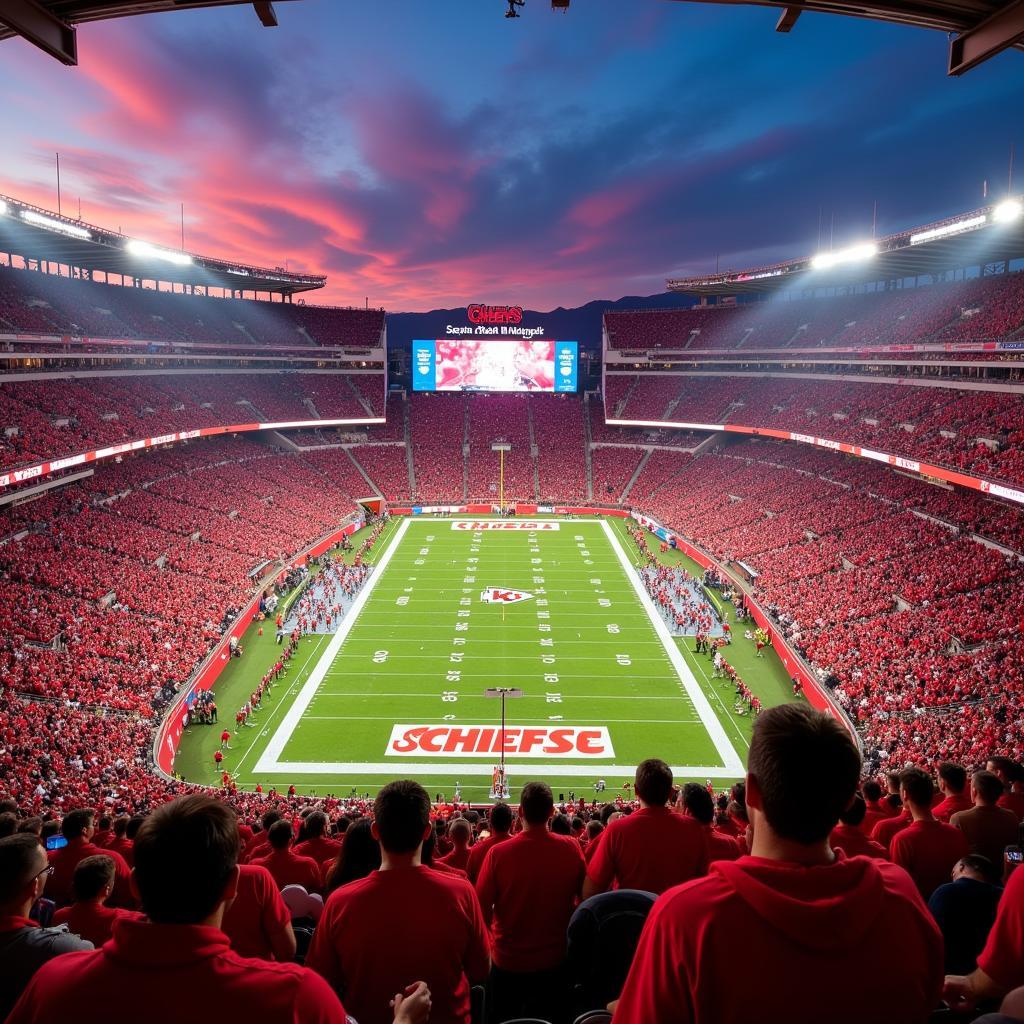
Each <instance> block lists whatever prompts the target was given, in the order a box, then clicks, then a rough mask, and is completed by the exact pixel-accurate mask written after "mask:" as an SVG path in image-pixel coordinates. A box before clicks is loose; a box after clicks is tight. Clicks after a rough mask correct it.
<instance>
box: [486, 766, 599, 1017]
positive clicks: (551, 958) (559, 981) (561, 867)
mask: <svg viewBox="0 0 1024 1024" xmlns="http://www.w3.org/2000/svg"><path fill="white" fill-rule="evenodd" d="M554 812H555V801H554V797H553V796H552V794H551V787H550V786H548V784H547V783H546V782H528V783H527V784H526V785H525V786H524V787H523V793H522V797H521V799H520V803H519V814H520V817H521V818H522V820H523V831H522V832H521V833H520V834H519V835H517V836H516V837H515V838H513V839H509V840H508V842H503V843H499V844H497V845H494V846H492V847H491V849H490V851H489V852H488V854H487V856H486V857H485V858H484V863H483V867H482V868H481V870H480V878H479V880H478V881H477V886H476V891H477V895H478V896H479V897H480V906H481V907H482V909H483V914H484V919H485V920H486V921H487V922H488V924H490V926H491V947H492V953H493V957H494V965H493V967H492V968H491V977H490V980H489V984H488V1006H489V1007H490V1008H491V1010H492V1011H493V1013H494V1017H493V1019H494V1020H511V1019H512V1018H520V1017H524V1018H525V1017H537V1016H539V1015H541V1014H543V1015H544V1016H545V1017H552V1018H553V1019H555V1020H560V1019H562V1017H563V1016H565V1015H566V1011H567V1010H568V1004H567V999H566V995H567V993H568V990H569V988H570V986H569V984H568V982H567V979H566V978H565V976H564V972H563V960H564V959H565V945H566V929H567V928H568V926H569V918H570V917H572V912H573V910H574V909H575V906H576V900H577V898H578V896H579V894H580V887H581V886H582V885H583V879H584V878H585V877H586V864H585V862H584V860H583V851H582V850H581V849H580V844H579V843H578V842H577V841H576V840H575V839H573V838H572V837H571V836H560V835H555V834H554V833H553V832H549V831H548V821H549V819H550V818H551V816H552V815H553V814H554Z"/></svg>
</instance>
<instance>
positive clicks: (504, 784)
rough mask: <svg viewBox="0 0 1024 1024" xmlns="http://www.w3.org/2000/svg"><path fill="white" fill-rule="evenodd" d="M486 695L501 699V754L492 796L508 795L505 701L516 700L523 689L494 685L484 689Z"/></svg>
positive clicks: (521, 694) (520, 695)
mask: <svg viewBox="0 0 1024 1024" xmlns="http://www.w3.org/2000/svg"><path fill="white" fill-rule="evenodd" d="M484 696H485V697H495V698H500V699H501V730H500V732H499V734H498V736H499V740H498V742H499V746H500V747H501V754H500V758H499V761H498V773H497V778H496V779H495V781H494V783H493V784H492V785H491V796H492V797H495V796H507V795H508V776H507V775H506V774H505V701H506V700H508V699H513V700H514V699H515V698H516V697H522V696H523V691H522V690H520V689H518V688H517V687H514V686H492V687H490V688H489V689H487V690H484Z"/></svg>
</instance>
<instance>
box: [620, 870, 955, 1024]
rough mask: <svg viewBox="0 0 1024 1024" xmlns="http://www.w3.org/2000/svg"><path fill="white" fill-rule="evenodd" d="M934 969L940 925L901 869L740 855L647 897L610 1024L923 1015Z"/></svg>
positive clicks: (850, 1022)
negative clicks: (856, 981) (651, 902)
mask: <svg viewBox="0 0 1024 1024" xmlns="http://www.w3.org/2000/svg"><path fill="white" fill-rule="evenodd" d="M747 964H757V973H756V977H755V976H752V977H751V978H749V979H747V980H746V981H743V979H742V978H741V977H739V976H738V974H737V970H738V969H739V970H741V969H742V967H741V966H740V965H747ZM879 964H881V965H883V968H882V970H881V971H880V970H879ZM890 964H891V965H895V966H893V967H892V968H886V967H885V966H884V965H890ZM857 977H871V979H872V982H871V984H870V985H853V986H851V985H850V984H849V980H850V978H857ZM942 980H943V962H942V936H941V935H940V933H939V930H938V928H937V927H936V925H935V923H934V921H933V920H932V919H931V916H930V915H929V913H928V911H927V909H926V908H925V905H924V903H923V902H922V901H921V897H920V895H919V894H918V892H917V890H916V889H915V888H914V885H913V883H912V882H911V881H910V878H909V877H908V876H907V874H906V872H905V871H903V870H902V869H900V868H897V867H895V866H894V865H892V864H889V863H887V862H885V861H879V860H871V859H869V858H867V857H854V858H851V859H847V858H845V857H843V856H842V855H840V856H839V859H838V860H837V861H836V862H835V863H833V864H829V865H824V866H821V867H812V868H805V867H802V866H800V865H797V864H787V863H782V862H779V861H772V860H766V859H764V858H761V857H741V858H740V859H739V860H737V861H718V862H717V863H715V864H712V865H711V868H710V871H709V873H708V876H707V877H706V878H700V879H697V880H695V881H692V882H688V883H687V884H685V885H681V886H678V887H677V888H674V889H672V890H670V891H669V892H667V893H665V895H664V896H662V897H661V899H659V900H658V902H657V903H656V904H655V906H654V909H653V910H652V911H651V915H650V917H649V918H648V919H647V924H646V925H645V927H644V930H643V934H642V936H641V938H640V944H639V946H638V948H637V951H636V955H635V956H634V958H633V966H632V968H631V969H630V972H629V977H628V978H627V979H626V984H625V987H624V988H623V991H622V997H621V998H620V1000H619V1005H618V1009H617V1010H616V1011H615V1024H651V1022H653V1021H659V1022H668V1021H671V1022H672V1024H689V1022H699V1024H712V1022H720V1021H743V1020H749V1021H755V1020H759V1021H787V1022H788V1024H819V1022H820V1021H821V1020H822V1019H824V1018H827V1019H828V1021H829V1024H863V1022H864V1021H868V1020H869V1021H871V1022H872V1024H923V1022H924V1021H927V1019H928V1016H929V1014H930V1013H931V1011H932V1010H933V1009H934V1008H935V1006H936V1005H937V1004H938V1000H939V995H940V993H941V991H942Z"/></svg>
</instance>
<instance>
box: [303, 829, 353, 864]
mask: <svg viewBox="0 0 1024 1024" xmlns="http://www.w3.org/2000/svg"><path fill="white" fill-rule="evenodd" d="M340 852H341V843H339V842H338V841H337V840H336V839H327V838H325V837H324V836H317V837H316V838H315V839H306V840H304V841H303V842H301V843H296V844H295V846H293V847H292V853H294V854H296V855H297V856H299V857H312V858H313V860H315V861H316V862H317V863H318V864H322V863H323V862H324V861H325V860H333V859H334V858H335V857H337V856H338V854H339V853H340Z"/></svg>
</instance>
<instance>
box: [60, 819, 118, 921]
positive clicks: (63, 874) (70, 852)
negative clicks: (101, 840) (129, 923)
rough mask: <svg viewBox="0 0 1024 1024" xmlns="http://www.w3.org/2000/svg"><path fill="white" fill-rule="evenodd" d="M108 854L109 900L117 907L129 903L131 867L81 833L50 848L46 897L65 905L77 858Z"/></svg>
mask: <svg viewBox="0 0 1024 1024" xmlns="http://www.w3.org/2000/svg"><path fill="white" fill-rule="evenodd" d="M101 855H102V856H104V857H109V858H110V859H111V860H112V861H113V862H114V892H113V895H112V896H111V897H110V902H111V903H112V904H114V905H116V906H119V907H132V906H134V905H135V901H134V900H133V899H132V894H131V889H130V887H129V885H128V877H129V875H130V874H131V871H130V869H129V867H128V865H127V864H126V863H125V859H124V857H122V856H121V855H120V854H119V853H117V852H116V851H115V850H101V849H100V848H99V847H98V846H96V845H94V844H93V843H90V842H88V841H87V840H86V839H85V837H84V836H79V837H78V838H77V839H72V840H70V841H69V842H68V845H67V846H65V847H64V848H63V849H61V850H51V851H50V852H49V853H48V854H47V857H48V858H49V861H50V867H52V868H53V874H52V875H50V877H49V878H48V879H47V882H46V893H45V895H46V898H47V899H48V900H53V902H54V903H56V904H57V906H58V907H63V906H67V905H68V904H70V903H71V902H72V901H73V899H74V894H73V893H72V890H71V879H72V877H73V876H74V874H75V868H76V867H78V862H79V861H81V860H85V858H86V857H98V856H101Z"/></svg>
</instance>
